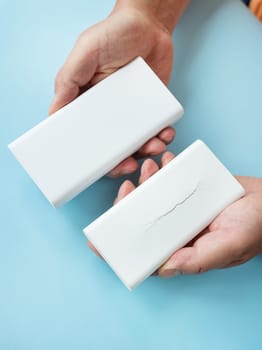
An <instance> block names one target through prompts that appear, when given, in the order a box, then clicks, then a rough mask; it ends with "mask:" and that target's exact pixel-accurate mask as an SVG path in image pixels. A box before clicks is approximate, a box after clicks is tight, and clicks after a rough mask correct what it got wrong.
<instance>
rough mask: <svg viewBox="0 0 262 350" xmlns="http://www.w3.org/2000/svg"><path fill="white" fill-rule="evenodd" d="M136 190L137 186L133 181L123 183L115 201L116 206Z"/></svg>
mask: <svg viewBox="0 0 262 350" xmlns="http://www.w3.org/2000/svg"><path fill="white" fill-rule="evenodd" d="M134 189H135V185H134V184H133V183H132V182H131V181H129V180H126V181H125V182H123V183H122V185H121V186H120V188H119V190H118V194H117V197H116V199H115V201H114V204H117V203H118V202H119V201H120V200H121V199H123V198H124V197H126V196H127V195H128V194H129V193H130V192H132V191H133V190H134Z"/></svg>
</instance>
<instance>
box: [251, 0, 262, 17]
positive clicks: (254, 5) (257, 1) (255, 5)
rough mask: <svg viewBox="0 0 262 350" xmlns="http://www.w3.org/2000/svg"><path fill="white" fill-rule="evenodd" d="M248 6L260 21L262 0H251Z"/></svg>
mask: <svg viewBox="0 0 262 350" xmlns="http://www.w3.org/2000/svg"><path fill="white" fill-rule="evenodd" d="M249 7H250V10H251V11H252V12H253V13H254V15H255V16H257V18H258V19H259V20H260V21H262V0H251V1H250V5H249Z"/></svg>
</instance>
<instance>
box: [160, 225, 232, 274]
mask: <svg viewBox="0 0 262 350" xmlns="http://www.w3.org/2000/svg"><path fill="white" fill-rule="evenodd" d="M236 256H237V249H236V247H235V246H234V244H232V243H231V241H230V239H228V234H227V232H226V231H214V232H208V233H206V234H204V235H202V236H201V237H200V238H199V239H197V240H196V241H195V242H194V245H193V246H192V247H184V248H182V249H179V250H178V251H177V252H175V253H174V254H173V255H172V256H171V258H169V260H168V261H167V262H166V263H165V264H164V265H162V266H161V267H160V269H159V271H158V273H159V275H160V276H162V277H171V276H175V275H178V274H197V273H202V272H206V271H208V270H211V269H218V268H223V267H226V266H228V265H230V263H231V262H232V261H234V260H235V259H236Z"/></svg>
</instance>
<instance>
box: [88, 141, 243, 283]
mask: <svg viewBox="0 0 262 350" xmlns="http://www.w3.org/2000/svg"><path fill="white" fill-rule="evenodd" d="M243 194H244V189H243V187H242V186H241V185H240V184H239V182H238V181H237V180H236V179H235V178H234V177H233V176H232V175H231V174H230V172H229V171H228V170H227V169H226V168H225V167H224V166H223V164H222V163H221V162H220V161H219V160H218V159H217V158H216V157H215V155H214V154H213V153H212V152H211V151H210V149H209V148H208V147H207V146H206V145H205V144H204V143H203V142H202V141H196V142H194V143H193V144H192V145H191V146H189V147H188V148H187V149H185V150H184V151H183V152H182V153H180V154H179V155H178V156H177V157H176V158H175V159H173V160H172V161H171V162H170V163H169V164H167V165H166V166H165V167H164V168H162V169H160V170H159V171H158V172H157V173H156V174H154V175H153V176H152V177H151V178H149V179H148V180H147V181H146V182H144V183H143V184H142V185H140V186H139V187H137V188H136V189H135V190H134V191H133V192H132V193H130V194H129V195H127V197H125V198H124V199H122V200H121V201H120V202H119V203H118V204H116V205H115V206H114V207H112V208H110V209H109V210H108V211H107V212H105V213H104V214H103V215H102V216H100V217H99V218H98V219H96V220H95V221H94V222H92V223H91V224H90V225H89V226H87V227H86V228H85V229H84V233H85V235H86V236H87V237H88V239H89V240H90V241H91V242H92V244H93V245H94V246H95V248H96V249H97V250H98V252H99V253H100V254H101V255H102V256H103V258H104V259H105V260H106V261H107V263H108V264H109V265H110V266H111V268H112V269H113V270H114V271H115V273H116V274H117V275H118V276H119V278H120V279H121V280H122V282H123V283H124V284H125V285H126V286H127V288H129V289H132V288H134V287H135V286H137V285H138V284H139V283H141V282H142V281H143V280H144V279H145V278H146V277H148V276H149V275H151V274H152V273H153V272H154V271H155V270H156V269H157V268H159V267H160V266H161V265H162V264H163V263H164V262H165V261H166V260H167V259H168V257H170V256H171V255H172V253H174V252H175V251H176V250H177V249H179V248H181V247H183V246H184V245H185V244H186V243H188V242H189V241H190V240H191V239H192V238H193V237H195V236H196V235H197V234H199V233H200V232H201V231H202V230H203V229H204V228H205V227H207V226H208V225H209V224H210V223H211V221H212V220H213V219H214V218H215V217H216V216H217V215H218V214H219V213H220V212H221V211H222V210H223V209H224V208H225V207H226V206H228V205H229V204H230V203H232V202H233V201H235V200H237V199H238V198H240V197H241V196H243Z"/></svg>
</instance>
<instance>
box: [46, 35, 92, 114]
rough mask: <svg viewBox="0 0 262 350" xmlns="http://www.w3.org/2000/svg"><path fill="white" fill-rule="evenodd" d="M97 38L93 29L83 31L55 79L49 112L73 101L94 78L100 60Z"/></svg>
mask: <svg viewBox="0 0 262 350" xmlns="http://www.w3.org/2000/svg"><path fill="white" fill-rule="evenodd" d="M96 46H97V44H96V40H93V38H92V32H91V30H90V29H89V30H87V31H85V32H83V33H82V34H81V35H80V36H79V39H78V40H77V42H76V44H75V46H74V47H73V49H72V51H71V53H70V55H69V56H68V58H67V60H66V62H65V63H64V65H63V67H62V68H61V69H60V71H59V72H58V74H57V76H56V80H55V96H54V99H53V101H52V103H51V106H50V108H49V114H52V113H54V112H56V111H57V110H58V109H60V108H61V107H63V106H65V105H66V104H68V103H69V102H71V101H73V100H74V99H75V98H76V97H77V96H78V95H79V93H80V90H81V88H84V87H86V86H87V84H88V82H89V81H90V80H91V79H92V77H93V75H94V73H95V71H96V68H97V64H98V63H97V61H98V50H97V47H96Z"/></svg>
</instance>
